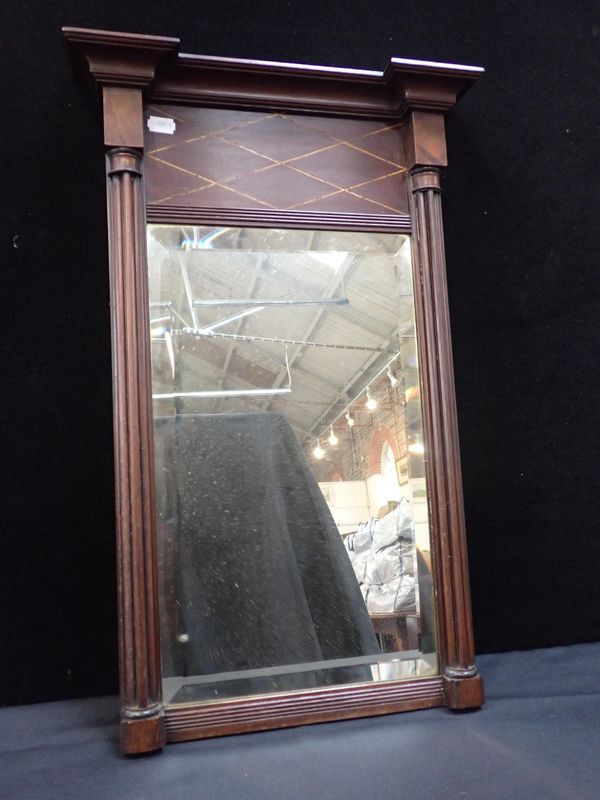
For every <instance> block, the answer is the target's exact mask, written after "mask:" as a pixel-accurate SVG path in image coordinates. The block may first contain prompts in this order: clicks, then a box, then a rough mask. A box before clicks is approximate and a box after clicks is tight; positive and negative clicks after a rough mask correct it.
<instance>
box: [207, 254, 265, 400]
mask: <svg viewBox="0 0 600 800" xmlns="http://www.w3.org/2000/svg"><path fill="white" fill-rule="evenodd" d="M264 260H265V253H260V254H259V255H258V258H257V259H256V264H255V265H254V269H253V271H252V276H251V278H250V285H249V286H248V297H252V296H253V295H254V291H255V289H256V286H257V284H258V279H259V277H260V271H261V268H262V265H263V262H264ZM247 321H248V320H247V319H246V318H245V317H243V318H240V320H239V321H238V323H237V325H236V326H235V331H234V333H236V334H242V333H243V331H244V328H245V327H246V324H247ZM235 349H236V345H235V344H232V346H231V347H230V348H229V350H228V351H227V355H226V356H225V362H224V364H223V375H222V377H221V380H220V381H219V389H222V388H223V386H224V385H225V378H226V377H227V373H228V371H229V365H230V364H231V359H232V357H233V354H234V352H235ZM217 406H218V401H217V402H215V405H214V408H213V411H214V410H215V409H216V407H217Z"/></svg>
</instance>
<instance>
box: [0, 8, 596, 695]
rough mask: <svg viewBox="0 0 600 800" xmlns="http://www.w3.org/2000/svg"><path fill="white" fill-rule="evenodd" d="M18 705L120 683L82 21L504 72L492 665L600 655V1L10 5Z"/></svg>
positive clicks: (460, 164)
mask: <svg viewBox="0 0 600 800" xmlns="http://www.w3.org/2000/svg"><path fill="white" fill-rule="evenodd" d="M0 24H1V27H2V30H3V34H4V35H3V39H4V47H3V48H2V54H1V56H0V58H1V59H2V76H3V79H2V92H3V97H2V103H1V106H0V107H1V108H2V129H1V137H2V155H3V156H4V158H3V167H2V180H1V181H0V192H1V193H2V206H1V207H2V215H1V218H0V229H1V232H2V235H1V237H0V241H1V243H2V253H3V257H2V270H1V272H0V274H1V276H2V290H3V291H2V297H3V311H4V315H3V319H4V326H3V327H4V330H3V336H2V337H1V339H0V348H1V352H2V365H3V366H2V375H3V378H4V380H3V384H2V392H1V394H0V398H1V402H2V419H3V421H4V432H3V437H2V441H3V459H2V466H3V470H2V482H1V485H2V490H3V500H2V517H3V525H2V545H1V551H0V552H1V553H2V559H1V561H2V567H1V572H0V584H1V588H0V601H1V603H2V615H1V617H0V638H1V646H2V658H1V659H0V670H1V674H0V687H1V697H0V701H1V702H4V703H18V702H30V701H35V700H42V699H53V698H66V697H72V696H82V695H92V694H100V693H105V692H112V691H114V690H115V689H116V682H117V666H116V664H117V660H116V601H115V593H116V587H115V577H114V573H115V566H114V558H115V552H114V523H113V489H112V431H111V388H110V342H109V308H108V281H107V270H106V263H107V252H106V234H105V209H104V178H103V169H104V165H103V158H102V143H101V136H100V125H99V115H98V109H97V107H96V106H95V104H94V102H93V101H92V98H91V96H90V94H89V93H88V92H87V90H85V89H83V88H82V87H80V86H78V85H77V84H76V83H75V82H74V80H73V78H72V76H71V74H70V73H69V70H68V68H67V66H66V63H65V58H64V54H63V47H62V40H61V36H60V32H59V29H60V26H61V25H79V26H88V27H97V28H109V29H114V30H130V31H138V32H141V33H158V34H165V35H175V36H179V37H180V38H181V39H182V49H183V50H184V51H188V52H200V53H202V52H204V53H211V54H218V55H226V56H239V57H249V58H264V59H274V60H277V59H278V60H287V61H300V62H313V63H324V64H334V65H343V66H350V67H371V68H383V67H384V66H385V64H386V62H387V60H388V58H389V57H390V56H392V55H398V56H405V57H412V58H425V59H435V60H438V61H444V60H445V61H454V62H463V63H474V64H481V65H483V66H485V67H486V68H487V73H486V75H485V76H484V77H482V78H481V79H480V81H479V83H478V84H477V85H476V86H475V87H474V88H473V89H472V90H471V91H470V92H469V93H468V94H467V95H466V96H465V97H464V99H463V100H462V101H461V103H460V104H459V106H458V107H457V108H456V110H455V112H454V113H453V114H452V116H451V117H450V118H449V120H448V140H449V153H450V167H449V169H448V170H447V172H446V175H445V178H444V213H445V221H446V226H447V238H446V242H447V258H448V273H449V290H450V304H451V315H452V325H453V335H454V352H455V368H456V384H457V394H458V407H459V422H460V436H461V447H462V456H463V473H464V483H465V499H466V514H467V524H468V532H469V533H468V536H469V555H470V563H471V572H472V589H473V607H474V615H475V627H476V640H477V645H478V650H479V651H480V652H485V651H493V650H507V649H512V648H528V647H536V646H547V645H559V644H564V643H570V642H582V641H591V640H595V639H600V614H599V613H598V608H599V599H600V598H599V592H600V589H599V586H600V581H599V580H598V564H599V563H600V537H599V536H598V535H597V531H598V527H599V524H600V491H599V486H598V484H599V476H600V448H599V447H598V430H599V428H600V425H599V423H600V419H599V417H600V412H599V409H600V403H599V402H598V397H599V394H600V365H599V360H598V352H599V351H600V326H599V325H598V319H600V274H599V270H598V252H599V251H600V231H599V229H598V218H599V213H598V212H599V208H598V205H599V204H598V199H597V194H598V193H597V183H598V179H597V168H596V165H597V161H598V153H599V152H600V103H599V102H598V101H599V97H598V74H599V48H600V10H599V8H598V5H597V3H592V2H588V1H587V0H582V1H581V2H577V3H573V2H566V0H565V1H563V2H557V1H554V0H550V2H546V3H543V4H540V3H532V2H518V1H517V0H509V1H507V2H498V3H494V4H483V3H479V2H465V1H464V0H456V2H453V3H442V2H431V1H430V0H421V2H419V3H415V2H405V0H393V1H392V0H366V1H365V2H353V1H352V0H347V2H344V3H341V2H339V3H332V2H330V3H323V2H322V0H319V2H315V0H273V1H272V2H266V0H254V2H247V3H234V2H231V1H230V0H203V2H191V0H182V2H178V3H164V2H163V3H158V2H152V1H151V0H146V2H143V3H142V2H140V1H139V0H134V1H132V2H128V3H122V2H116V1H115V0H105V1H104V2H102V3H98V2H94V1H93V0H91V2H90V1H88V2H83V0H62V1H60V0H59V1H57V2H42V1H41V0H38V2H27V0H25V1H24V2H18V3H17V2H14V1H13V2H4V3H3V4H2V6H1V7H0Z"/></svg>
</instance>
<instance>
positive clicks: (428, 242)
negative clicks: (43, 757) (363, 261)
mask: <svg viewBox="0 0 600 800" xmlns="http://www.w3.org/2000/svg"><path fill="white" fill-rule="evenodd" d="M411 179H412V194H413V203H414V226H415V235H414V236H413V258H414V269H415V273H416V275H417V278H418V285H420V291H418V292H417V293H416V300H417V305H416V317H417V329H418V336H417V342H418V349H419V360H420V373H421V383H422V387H423V429H424V437H425V442H426V474H427V486H428V493H429V496H430V511H431V520H430V522H431V533H432V536H431V543H432V557H433V575H434V580H435V584H436V587H437V589H438V591H437V592H436V599H437V618H438V638H439V649H440V657H441V661H442V670H443V675H444V678H445V688H446V702H447V704H448V705H449V706H450V707H451V708H454V707H456V708H465V707H467V706H466V705H465V704H466V703H467V702H469V703H470V705H471V706H479V705H481V704H482V703H483V684H482V681H481V678H480V677H479V675H478V673H477V667H476V666H475V651H474V643H473V628H472V621H471V600H470V589H469V575H468V564H467V552H466V532H465V519H464V507H463V495H462V478H461V471H460V453H459V444H458V423H457V416H456V399H455V393H454V372H453V365H452V345H451V339H450V320H449V314H448V297H447V289H446V267H445V258H444V237H443V227H442V208H441V198H440V173H439V169H437V168H436V167H421V168H416V169H414V170H413V171H412V173H411ZM461 681H466V682H468V683H469V684H470V688H469V689H468V690H466V689H462V688H460V687H459V685H458V684H460V682H461Z"/></svg>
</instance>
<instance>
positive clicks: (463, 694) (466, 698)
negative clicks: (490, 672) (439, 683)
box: [442, 674, 485, 711]
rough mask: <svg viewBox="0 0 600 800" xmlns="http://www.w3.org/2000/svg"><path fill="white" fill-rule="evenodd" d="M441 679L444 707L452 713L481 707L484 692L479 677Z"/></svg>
mask: <svg viewBox="0 0 600 800" xmlns="http://www.w3.org/2000/svg"><path fill="white" fill-rule="evenodd" d="M442 678H443V686H444V697H445V698H446V706H447V707H448V708H449V709H451V710H452V711H466V710H467V709H469V708H472V709H475V708H480V707H481V706H482V705H483V703H484V701H485V692H484V688H483V679H482V677H481V675H479V674H475V675H472V676H471V677H467V678H455V677H450V676H449V675H443V676H442Z"/></svg>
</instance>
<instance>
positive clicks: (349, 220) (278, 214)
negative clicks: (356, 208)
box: [147, 205, 411, 233]
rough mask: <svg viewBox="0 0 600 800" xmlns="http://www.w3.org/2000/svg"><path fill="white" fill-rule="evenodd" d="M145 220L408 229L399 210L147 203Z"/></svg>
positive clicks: (387, 230)
mask: <svg viewBox="0 0 600 800" xmlns="http://www.w3.org/2000/svg"><path fill="white" fill-rule="evenodd" d="M147 219H148V222H162V223H165V224H180V225H240V226H246V227H253V228H300V229H301V230H307V229H311V228H316V229H319V230H335V231H354V230H356V231H371V232H375V233H376V232H380V233H410V231H411V220H410V217H409V216H404V215H400V214H394V215H392V214H344V213H339V212H337V213H336V212H331V213H329V214H328V213H325V212H320V211H272V210H270V209H264V210H260V211H259V210H257V209H247V208H188V207H187V206H154V205H149V206H148V207H147Z"/></svg>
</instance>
